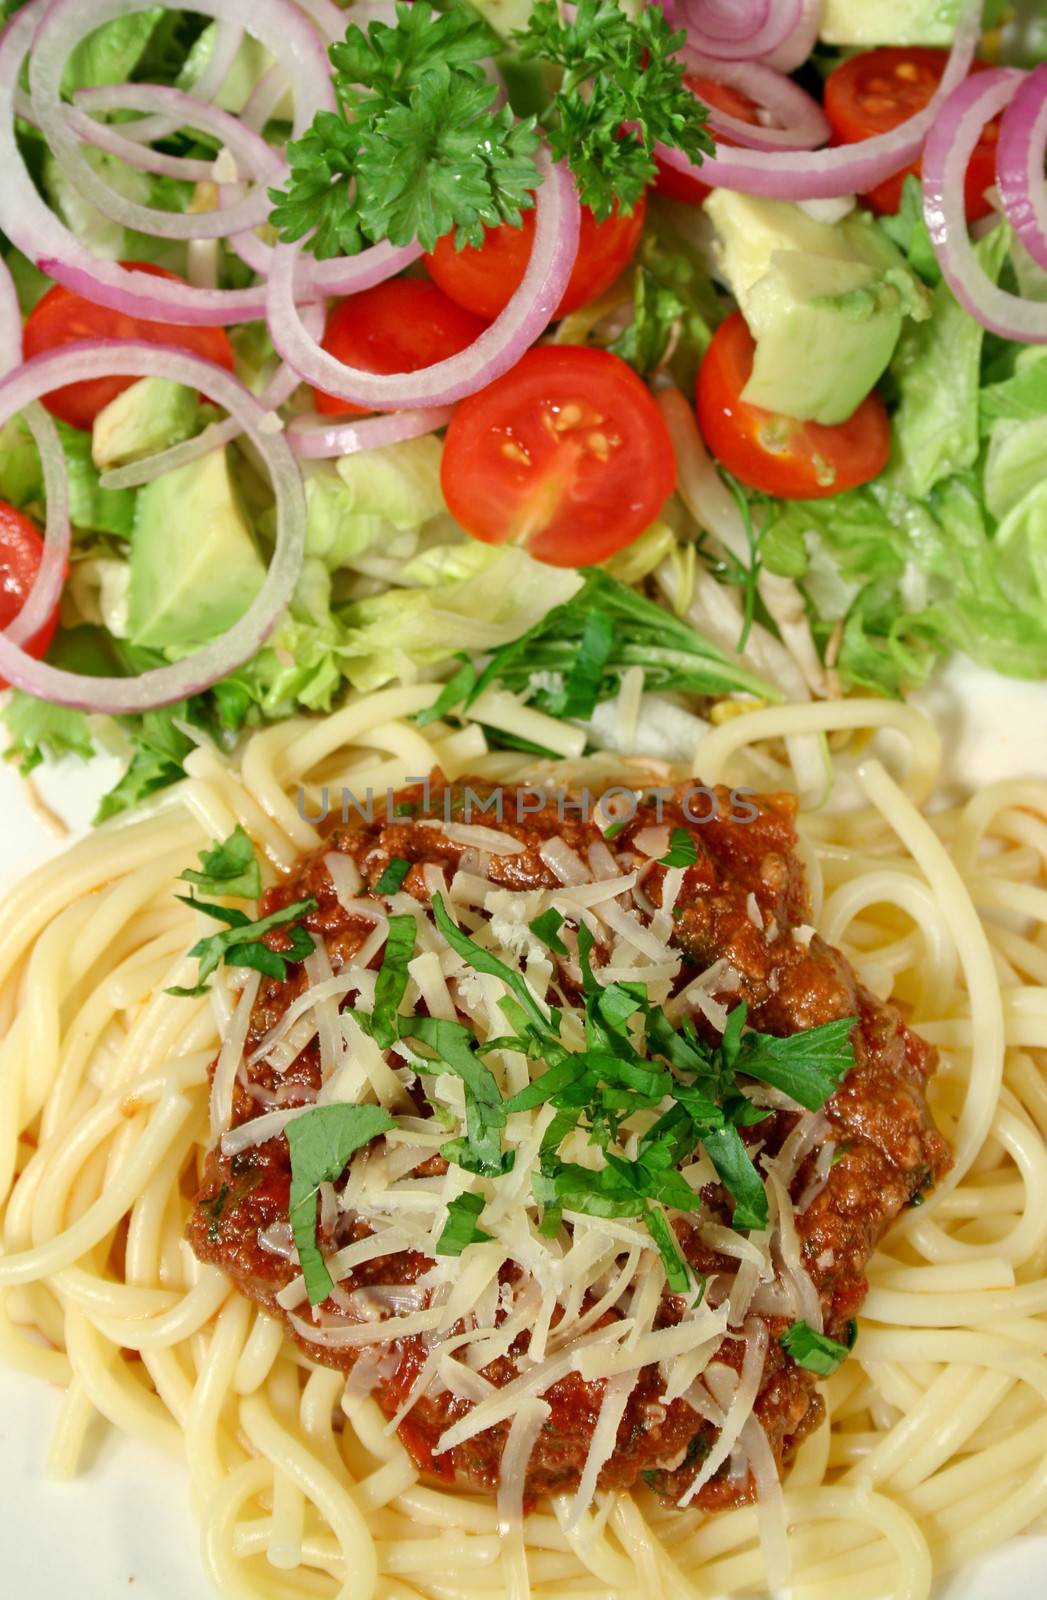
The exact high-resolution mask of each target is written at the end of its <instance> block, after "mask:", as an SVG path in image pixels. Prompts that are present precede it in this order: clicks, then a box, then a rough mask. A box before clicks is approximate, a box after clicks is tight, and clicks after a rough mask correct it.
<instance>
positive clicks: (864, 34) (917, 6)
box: [819, 0, 1003, 49]
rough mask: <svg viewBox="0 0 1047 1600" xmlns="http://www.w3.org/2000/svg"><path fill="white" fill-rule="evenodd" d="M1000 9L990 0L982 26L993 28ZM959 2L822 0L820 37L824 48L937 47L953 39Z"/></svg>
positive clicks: (949, 43) (996, 3) (947, 45)
mask: <svg viewBox="0 0 1047 1600" xmlns="http://www.w3.org/2000/svg"><path fill="white" fill-rule="evenodd" d="M1002 10H1003V7H1002V6H1001V5H1000V4H999V3H998V0H990V4H988V5H987V6H986V8H985V16H984V19H983V26H984V27H986V28H990V27H993V26H994V25H995V24H996V22H997V21H998V20H999V17H1000V14H1001V11H1002ZM959 16H960V0H875V4H874V3H873V0H824V6H823V10H822V21H821V27H820V29H819V33H820V36H821V39H822V43H823V44H838V45H877V44H893V45H909V44H936V45H944V46H945V48H946V49H948V47H949V46H950V45H951V44H952V42H953V40H954V38H955V37H956V24H957V22H958V20H959Z"/></svg>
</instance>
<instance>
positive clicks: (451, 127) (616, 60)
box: [270, 0, 713, 259]
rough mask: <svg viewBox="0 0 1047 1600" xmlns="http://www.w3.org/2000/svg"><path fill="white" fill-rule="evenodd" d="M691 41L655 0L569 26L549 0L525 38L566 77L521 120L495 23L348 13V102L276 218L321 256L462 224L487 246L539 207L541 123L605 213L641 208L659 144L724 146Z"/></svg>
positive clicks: (341, 62) (297, 171) (428, 242)
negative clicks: (501, 68) (700, 91)
mask: <svg viewBox="0 0 1047 1600" xmlns="http://www.w3.org/2000/svg"><path fill="white" fill-rule="evenodd" d="M683 38H684V35H683V34H682V33H673V31H672V29H671V28H670V27H669V25H668V23H667V22H666V20H665V17H664V15H663V13H662V11H661V10H660V9H659V8H658V7H656V6H645V7H644V9H643V10H642V11H641V13H640V15H639V17H637V18H631V17H628V16H626V14H625V13H624V12H623V11H622V10H621V8H620V5H619V3H618V0H581V3H580V4H579V6H578V7H577V11H576V14H575V16H574V18H573V20H572V21H566V20H565V19H564V18H563V17H562V16H561V14H560V11H559V9H558V7H557V5H556V4H555V0H539V3H538V4H537V5H536V6H535V8H534V10H533V12H532V14H531V16H530V18H529V20H528V25H527V27H526V28H525V29H524V30H522V31H521V32H519V33H517V34H516V35H514V37H513V41H512V42H513V44H514V45H515V46H516V47H517V49H518V50H519V54H520V56H521V58H522V59H524V60H540V61H542V62H544V63H546V64H547V65H549V66H551V67H553V68H556V67H559V68H560V69H561V70H562V74H563V77H562V82H561V85H560V87H559V89H558V90H556V92H555V93H554V94H553V95H552V96H551V98H550V99H549V102H548V104H547V105H546V106H545V107H544V108H543V109H542V111H541V112H540V114H538V115H537V116H536V115H531V116H527V117H522V118H518V117H517V116H516V115H515V114H514V112H513V110H512V108H511V107H510V106H509V105H497V104H496V102H497V100H498V95H499V88H498V85H497V84H496V83H495V82H492V81H491V79H490V78H489V77H488V75H487V72H486V70H485V67H484V65H483V63H485V62H486V61H488V60H489V59H490V58H491V57H492V56H494V55H496V54H497V53H498V52H499V50H500V49H501V48H502V45H501V42H500V41H499V40H498V38H497V35H495V34H494V33H493V31H492V30H491V29H490V28H489V27H488V25H487V24H486V22H484V21H483V19H482V18H480V17H479V16H478V15H477V14H476V12H474V11H473V10H472V9H471V7H469V6H463V5H452V6H451V7H450V8H449V9H448V10H446V11H443V12H438V11H434V9H433V7H432V6H431V5H430V4H428V0H414V3H413V4H404V3H402V0H401V3H399V4H398V5H397V7H396V25H395V26H394V27H390V26H389V25H388V24H387V23H384V22H371V23H369V24H368V27H367V31H366V32H364V30H363V29H361V28H360V27H358V26H357V25H356V24H355V23H350V24H349V26H348V28H347V30H346V36H345V40H344V41H343V42H341V43H338V44H335V45H332V47H331V50H330V56H331V63H332V66H333V68H334V86H335V91H336V94H337V96H338V102H339V107H340V110H339V111H338V112H333V111H320V112H318V113H317V115H316V117H315V118H314V120H313V124H312V126H311V127H310V128H309V129H308V131H307V132H306V133H305V134H304V136H303V137H302V138H301V139H299V140H297V141H296V142H294V143H293V144H291V145H289V146H288V151H287V154H288V161H289V163H290V168H291V175H290V181H289V183H288V185H287V187H286V189H283V190H279V189H274V190H271V191H270V198H271V199H272V201H273V204H274V210H273V212H272V214H271V221H272V223H273V225H274V226H275V227H276V228H277V229H278V231H279V233H280V237H281V238H282V239H284V240H285V241H288V242H293V241H295V240H299V239H305V240H306V249H308V250H311V251H312V253H313V254H314V255H316V256H318V257H320V258H321V259H323V258H325V257H329V256H335V255H339V254H342V253H344V254H347V255H353V254H355V253H356V252H357V251H359V250H362V249H364V248H366V247H367V246H368V245H370V244H375V243H378V242H379V241H380V240H383V239H388V240H390V241H391V242H392V243H393V244H395V245H405V244H410V243H411V242H412V241H414V240H417V241H418V242H419V243H420V244H421V245H422V248H423V249H425V250H432V248H433V247H434V245H435V244H436V241H437V239H439V238H442V237H443V235H445V234H447V233H450V232H451V231H452V229H453V230H454V232H455V237H456V243H457V245H458V247H459V248H461V247H462V246H464V245H466V244H471V245H480V244H482V243H483V239H484V228H485V226H488V227H494V226H497V225H499V224H500V223H504V222H508V223H510V224H512V225H513V226H515V227H519V226H520V224H521V221H522V217H523V213H524V211H526V210H528V209H529V208H530V207H531V206H533V204H534V190H535V189H536V188H537V187H538V185H539V184H540V182H541V173H540V171H539V168H538V165H537V160H536V157H537V152H538V147H539V142H540V139H539V128H540V129H541V132H543V133H544V134H545V137H546V138H547V140H548V142H549V145H550V148H551V150H552V154H553V156H554V157H555V158H556V159H561V158H562V159H564V160H566V161H567V163H568V164H569V166H570V168H571V171H572V172H573V174H574V176H575V178H576V180H577V183H578V189H579V194H580V196H581V198H582V200H583V201H584V202H585V203H586V204H587V205H589V206H591V207H592V209H593V211H594V212H595V214H596V216H597V217H598V218H604V217H607V216H610V214H611V213H612V212H613V211H614V210H615V209H616V208H620V209H622V210H625V211H631V210H632V209H633V207H634V206H635V205H636V203H637V201H638V200H639V199H640V197H641V195H642V194H643V191H644V188H645V186H646V185H647V184H648V183H650V182H651V180H652V179H653V178H654V176H655V174H656V167H655V162H654V154H653V151H654V146H655V144H656V143H657V142H659V141H660V142H662V143H665V144H669V145H674V146H676V147H677V148H679V149H681V150H684V151H685V152H686V153H687V155H688V156H690V158H691V160H692V161H700V160H701V159H702V156H703V154H706V153H709V152H711V151H712V149H713V144H712V140H711V139H710V137H709V133H708V130H707V128H706V124H705V117H706V109H705V107H704V106H702V105H701V104H700V102H699V101H698V100H696V99H695V97H694V95H693V94H692V93H691V91H690V90H689V89H688V88H687V87H686V85H685V84H684V81H683V74H684V67H683V64H682V63H681V62H680V61H679V60H678V59H677V58H676V56H675V51H676V50H677V49H678V48H679V45H680V44H681V43H682V41H683Z"/></svg>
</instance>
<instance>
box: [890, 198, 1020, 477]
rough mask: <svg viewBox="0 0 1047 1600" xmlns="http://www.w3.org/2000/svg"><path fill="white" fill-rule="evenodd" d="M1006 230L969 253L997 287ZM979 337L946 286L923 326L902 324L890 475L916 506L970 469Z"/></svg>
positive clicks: (974, 451) (975, 441)
mask: <svg viewBox="0 0 1047 1600" xmlns="http://www.w3.org/2000/svg"><path fill="white" fill-rule="evenodd" d="M1010 242H1011V236H1010V232H1009V230H1008V229H1007V228H1003V227H999V228H994V229H993V231H992V232H991V233H989V234H987V235H986V236H985V238H984V239H982V240H980V241H979V243H978V244H977V245H976V247H975V253H976V255H977V257H978V261H979V263H980V265H981V268H982V270H983V272H985V273H986V275H987V276H988V277H989V278H990V279H991V280H992V281H993V282H995V281H996V280H997V279H998V278H999V276H1000V273H1001V271H1002V269H1003V264H1004V260H1005V258H1006V256H1007V251H1008V249H1009V247H1010ZM983 340H984V330H983V328H982V327H981V325H980V324H979V323H977V322H975V320H974V318H973V317H972V316H971V315H970V313H969V312H968V311H966V310H965V309H964V307H963V306H961V305H960V303H959V301H958V300H957V299H956V298H955V296H954V295H953V292H952V290H951V289H950V288H949V286H948V284H947V283H945V282H944V281H943V282H942V283H940V284H939V285H938V287H937V289H935V291H934V307H933V311H932V314H931V316H930V318H929V319H928V320H927V321H926V322H920V323H917V322H907V323H906V325H905V327H904V329H903V330H902V336H901V339H900V340H899V341H898V348H897V350H896V352H895V355H894V360H893V361H892V363H891V376H892V378H893V379H894V382H895V384H896V386H897V400H898V404H897V409H896V411H895V414H894V426H893V430H892V431H893V435H894V447H895V448H894V456H893V460H892V463H891V466H890V468H889V469H888V470H889V475H890V476H891V477H892V478H893V480H894V481H895V482H896V483H897V485H898V487H899V488H900V489H901V490H902V491H903V492H904V493H905V494H907V495H911V496H912V498H913V499H915V500H923V499H924V497H925V496H926V495H928V494H929V493H930V491H931V490H932V489H933V488H934V486H935V484H936V483H940V482H941V481H942V479H943V478H947V477H950V476H951V475H952V474H954V473H958V472H966V471H968V470H969V469H970V468H971V467H973V466H974V464H975V462H976V461H977V459H978V451H979V448H980V427H979V391H980V388H981V359H982V344H983Z"/></svg>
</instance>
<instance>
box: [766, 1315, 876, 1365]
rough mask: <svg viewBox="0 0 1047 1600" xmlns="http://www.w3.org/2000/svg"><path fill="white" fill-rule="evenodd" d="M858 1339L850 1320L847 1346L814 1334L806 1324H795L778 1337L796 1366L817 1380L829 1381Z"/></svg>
mask: <svg viewBox="0 0 1047 1600" xmlns="http://www.w3.org/2000/svg"><path fill="white" fill-rule="evenodd" d="M857 1337H858V1324H857V1323H856V1322H855V1321H854V1320H853V1319H852V1320H851V1322H850V1323H849V1325H848V1340H847V1343H846V1344H840V1342H839V1340H837V1339H830V1338H829V1336H828V1334H825V1333H817V1332H815V1330H814V1328H811V1327H809V1326H808V1325H807V1323H806V1322H794V1323H793V1325H792V1327H791V1328H786V1330H785V1332H784V1333H783V1334H780V1335H779V1341H778V1342H779V1343H780V1344H781V1346H782V1348H783V1349H784V1350H786V1351H787V1352H788V1354H789V1355H791V1356H792V1358H793V1360H794V1361H795V1362H796V1364H797V1366H799V1367H806V1368H807V1371H808V1372H816V1373H817V1374H818V1376H819V1377H820V1378H828V1377H829V1376H831V1374H832V1373H834V1372H835V1371H836V1369H837V1367H840V1366H842V1365H843V1363H844V1362H845V1361H846V1360H847V1357H848V1356H849V1355H850V1353H851V1351H852V1350H853V1349H854V1342H855V1340H856V1339H857Z"/></svg>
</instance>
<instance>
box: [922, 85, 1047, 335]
mask: <svg viewBox="0 0 1047 1600" xmlns="http://www.w3.org/2000/svg"><path fill="white" fill-rule="evenodd" d="M1021 76H1022V75H1021V74H1020V73H1018V72H1015V71H1014V70H1013V69H1012V68H1008V67H997V68H996V69H995V70H994V71H992V72H980V73H978V75H977V76H976V77H973V78H969V79H968V80H967V82H966V83H963V84H961V85H960V87H959V88H958V89H956V90H955V91H954V92H953V94H951V95H950V96H949V99H948V101H947V103H946V105H945V107H944V109H943V110H942V112H941V113H940V115H939V117H938V120H937V122H936V123H935V125H934V128H933V129H932V131H931V136H930V138H929V139H928V140H927V144H926V147H925V149H924V152H923V213H924V216H925V218H926V220H927V227H928V229H929V231H930V235H931V239H932V241H933V243H934V249H935V253H936V255H937V257H938V261H939V264H940V266H941V269H942V272H943V274H944V276H945V278H946V281H947V282H948V284H949V287H950V289H951V290H952V292H953V294H954V295H955V296H956V298H957V300H959V302H960V304H961V305H962V306H964V307H965V308H966V309H967V310H968V311H969V312H970V314H971V316H972V317H974V318H975V320H976V321H977V322H980V323H981V324H982V326H983V327H984V328H988V329H989V330H990V332H992V333H997V334H999V335H1000V336H1001V338H1004V339H1014V340H1017V341H1019V342H1020V343H1022V344H1047V305H1045V304H1044V303H1043V302H1042V301H1034V300H1023V299H1021V298H1020V296H1018V295H1015V294H1009V293H1008V291H1007V290H1006V289H1000V288H999V287H998V286H997V285H996V284H995V283H991V282H990V281H989V279H988V278H987V277H986V276H985V274H984V272H983V271H982V269H981V267H980V266H979V264H978V258H977V256H976V255H975V253H974V250H973V248H972V246H971V241H970V237H969V235H968V232H967V216H966V207H965V204H964V176H965V174H966V171H967V165H968V163H969V161H970V159H971V156H972V155H973V153H974V149H975V146H976V145H977V143H978V140H979V139H980V138H981V135H982V129H983V128H984V127H985V124H986V123H987V122H990V121H991V120H992V118H993V117H995V116H997V115H998V114H999V113H1000V112H1001V111H1002V110H1003V108H1004V106H1006V105H1008V104H1009V102H1010V100H1011V98H1012V97H1013V95H1014V91H1015V85H1016V83H1018V82H1020V81H1021ZM1041 182H1042V179H1041Z"/></svg>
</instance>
